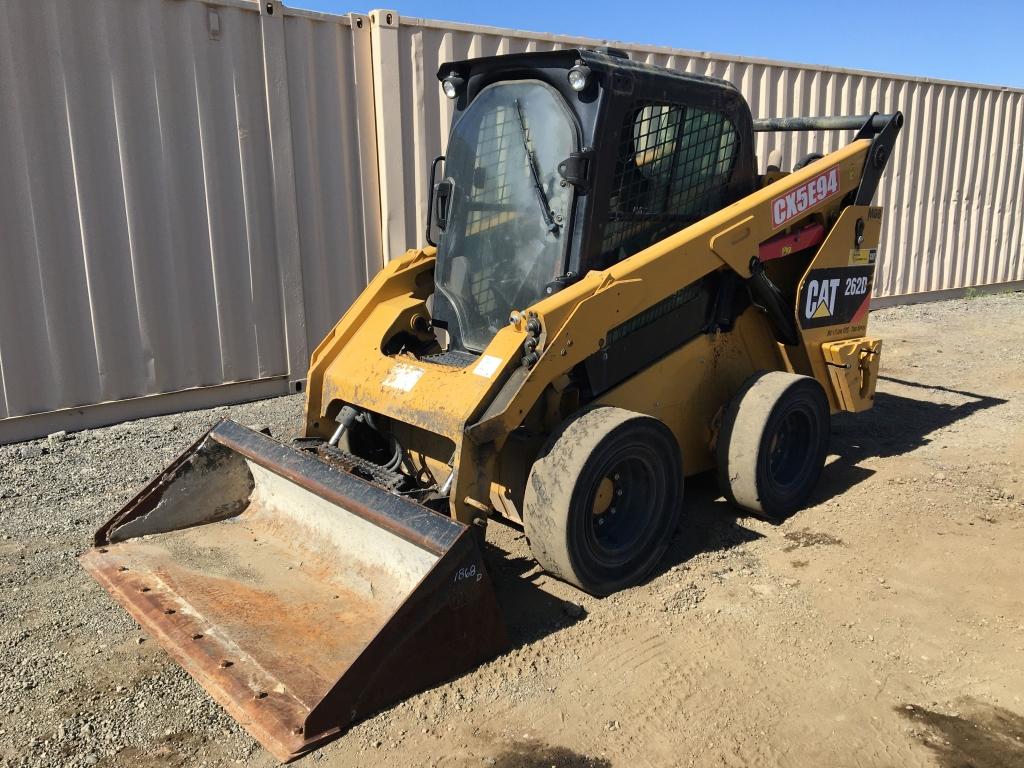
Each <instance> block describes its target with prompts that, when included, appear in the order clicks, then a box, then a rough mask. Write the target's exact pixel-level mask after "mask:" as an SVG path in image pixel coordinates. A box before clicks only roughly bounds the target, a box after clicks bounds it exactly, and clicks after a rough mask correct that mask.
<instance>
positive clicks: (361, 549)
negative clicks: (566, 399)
mask: <svg viewBox="0 0 1024 768" xmlns="http://www.w3.org/2000/svg"><path fill="white" fill-rule="evenodd" d="M95 545H96V546H95V547H94V548H93V549H90V550H89V551H87V552H86V553H85V554H83V555H82V557H81V561H82V564H83V566H84V567H85V568H86V569H87V570H88V571H89V572H90V573H91V574H92V575H93V577H95V578H96V580H97V581H99V582H100V584H102V585H103V587H104V588H105V589H106V590H107V591H108V592H110V594H111V595H112V596H113V597H114V598H115V599H116V600H117V601H118V602H119V603H121V604H122V605H123V606H124V607H125V608H126V609H127V610H128V611H129V613H131V615H132V616H133V617H135V619H136V620H137V621H138V622H139V624H141V625H142V627H143V628H144V629H145V630H146V631H147V632H148V633H149V634H151V635H152V636H153V637H154V638H155V639H156V640H157V641H158V642H159V643H160V644H161V645H162V646H163V647H164V648H165V649H166V650H167V651H168V652H169V653H170V654H171V655H172V656H173V657H174V658H175V659H176V660H177V661H178V663H179V664H181V665H182V666H183V667H184V668H185V669H186V670H187V671H188V672H189V674H191V675H192V676H193V677H194V678H195V679H196V680H197V681H198V682H199V683H200V684H201V685H202V686H203V687H204V688H205V689H206V690H207V691H208V692H209V693H210V695H212V696H213V698H214V699H216V700H217V701H218V702H219V703H220V704H221V705H222V706H223V707H224V708H225V709H226V710H227V711H228V712H229V713H230V714H231V715H232V716H233V717H234V718H235V719H237V720H238V722H239V723H240V724H241V725H242V726H243V727H244V728H245V729H246V730H247V731H249V733H250V734H252V736H253V737H255V738H256V739H257V740H258V741H259V742H260V743H261V744H263V746H264V747H266V748H267V749H268V750H269V751H270V752H271V753H272V754H273V755H274V756H275V757H277V758H278V759H279V760H281V761H283V762H287V761H290V760H293V759H295V758H297V757H299V756H300V755H302V754H304V753H305V752H308V751H309V750H311V749H314V748H315V747H317V746H319V745H320V744H322V743H324V742H325V741H328V740H330V739H332V738H336V737H337V736H339V735H341V734H342V733H343V732H344V731H345V730H346V729H347V728H348V727H349V726H350V725H351V724H353V723H355V722H356V721H358V720H360V719H362V718H364V717H367V716H368V715H371V714H373V713H374V712H376V711H379V710H380V709H382V708H384V707H387V706H389V705H391V704H394V703H396V702H398V701H401V700H402V699H404V698H406V697H407V696H410V695H412V694H414V693H417V692H419V691H422V690H424V689H426V688H429V687H430V686H432V685H436V684H438V683H441V682H443V681H445V680H448V679H451V678H452V677H455V676H457V675H459V674H460V673H462V672H465V671H467V670H469V669H472V668H473V667H475V666H476V665H478V664H480V663H481V662H483V661H485V660H486V659H488V658H491V657H494V656H496V655H498V654H499V653H501V652H502V651H503V650H504V649H505V647H506V645H507V640H506V635H505V627H504V623H503V621H502V619H501V615H500V613H499V610H498V605H497V601H496V599H495V596H494V592H493V588H492V585H491V582H490V579H489V577H488V575H487V572H486V570H485V569H484V563H483V557H482V555H481V550H480V545H479V544H478V540H477V536H476V534H475V533H474V531H472V530H470V527H469V526H466V525H463V524H462V523H459V522H456V521H455V520H452V519H450V518H448V517H445V516H443V515H440V514H437V513H436V512H433V511H431V510H429V509H426V508H425V507H423V506H421V505H419V504H416V503H414V502H412V501H410V500H408V499H406V498H403V497H400V496H397V495H395V494H393V493H389V492H387V491H385V490H384V489H382V488H378V487H377V486H375V485H372V484H370V483H368V482H366V481H364V480H361V479H359V478H357V477H354V476H352V475H350V474H348V473H347V472H344V471H343V470H340V469H337V468H334V467H332V466H330V465H328V464H327V463H325V462H323V461H321V460H320V459H318V458H316V457H315V456H312V455H310V454H309V453H307V452H304V451H299V450H296V449H294V448H291V447H289V446H286V445H283V444H282V443H279V442H277V441H276V440H273V439H271V438H269V437H267V436H265V435H263V434H260V433H258V432H254V431H252V430H249V429H246V428H244V427H242V426H239V425H238V424H236V423H234V422H232V421H222V422H220V423H219V424H217V426H215V427H214V428H213V429H211V430H210V431H209V432H207V433H206V434H205V435H204V436H203V437H202V438H200V440H199V441H197V442H196V443H195V444H194V445H193V446H192V447H191V448H190V449H189V450H187V451H186V452H185V453H184V454H182V455H181V456H180V457H179V458H178V459H177V460H176V461H175V462H174V463H173V464H172V465H171V466H170V467H168V469H167V470H165V471H164V473H163V474H161V475H160V476H159V477H158V478H156V479H155V480H154V481H153V482H151V483H150V484H149V485H148V486H147V487H146V488H145V489H144V490H143V491H142V492H141V493H140V494H139V495H138V496H136V497H135V498H134V499H133V500H132V501H131V502H130V503H129V504H128V505H127V506H126V507H125V508H124V509H123V510H121V511H120V512H119V513H118V514H117V515H115V516H114V517H113V518H112V519H111V520H110V521H109V522H107V523H106V524H105V525H104V526H103V527H102V528H101V529H100V531H99V532H98V533H97V534H96V540H95Z"/></svg>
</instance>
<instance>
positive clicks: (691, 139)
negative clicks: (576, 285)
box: [601, 103, 738, 264]
mask: <svg viewBox="0 0 1024 768" xmlns="http://www.w3.org/2000/svg"><path fill="white" fill-rule="evenodd" d="M737 149H738V147H737V134H736V129H735V128H734V127H733V125H732V123H731V122H730V121H729V119H728V118H727V117H726V116H725V115H724V114H722V113H721V112H715V111H713V110H705V109H699V108H697V107H687V106H683V105H680V104H658V103H642V104H638V105H637V106H636V107H635V108H634V109H632V110H630V111H629V112H628V113H627V115H626V124H625V126H623V131H622V139H621V144H620V146H619V159H618V162H617V163H616V171H615V179H614V182H613V188H612V197H611V201H610V205H609V210H608V220H607V221H606V222H605V226H604V236H603V238H602V245H601V253H602V257H601V261H602V263H604V264H611V263H614V262H617V261H620V260H621V259H623V258H625V257H627V256H630V255H632V254H634V253H636V252H637V251H639V250H642V249H643V248H646V247H647V246H648V245H650V244H651V243H654V242H656V241H657V240H659V239H661V238H663V237H666V236H667V235H669V234H671V233H672V232H676V231H678V230H680V229H682V228H683V227H686V226H687V225H689V224H691V223H693V222H694V221H697V220H699V219H701V218H703V217H704V216H707V215H708V214H710V213H713V212H714V211H716V210H718V209H719V208H721V207H723V205H725V204H727V203H728V202H730V201H727V200H725V192H726V188H727V186H728V184H729V179H730V176H731V175H732V169H733V163H734V161H735V158H736V153H737Z"/></svg>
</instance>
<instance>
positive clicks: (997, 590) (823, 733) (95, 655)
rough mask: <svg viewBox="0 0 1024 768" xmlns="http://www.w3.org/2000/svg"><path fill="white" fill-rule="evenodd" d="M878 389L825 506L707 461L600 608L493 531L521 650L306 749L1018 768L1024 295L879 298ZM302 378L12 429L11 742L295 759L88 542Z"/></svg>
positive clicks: (7, 475) (831, 477) (116, 751)
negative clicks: (638, 580) (142, 618)
mask: <svg viewBox="0 0 1024 768" xmlns="http://www.w3.org/2000/svg"><path fill="white" fill-rule="evenodd" d="M870 322H871V328H870V330H871V332H873V333H875V334H878V335H880V336H882V337H883V338H884V339H885V347H884V352H883V360H882V367H883V376H885V377H886V378H885V379H884V380H883V381H882V383H881V385H880V388H879V389H880V395H879V399H878V403H877V405H876V408H875V409H874V410H873V411H871V412H869V413H868V414H864V415H862V416H860V417H856V418H852V417H840V418H837V419H836V420H835V422H834V425H833V451H834V455H833V456H831V457H830V463H829V465H828V467H827V468H826V471H825V476H824V478H823V481H822V488H821V491H820V493H819V494H818V495H817V497H816V499H815V500H814V504H813V505H812V506H811V507H810V508H809V509H808V510H806V511H804V512H801V513H800V514H798V515H796V516H794V517H793V518H791V519H790V520H788V521H786V522H785V523H783V524H782V525H778V526H772V525H769V524H767V523H764V522H761V521H757V520H754V519H751V518H744V517H737V516H736V513H735V512H734V511H732V510H730V509H729V508H728V507H727V505H725V504H724V502H723V501H722V500H721V499H720V498H719V497H718V494H717V491H716V490H715V489H714V486H713V484H712V483H711V482H710V480H709V479H708V478H697V479H695V480H694V481H693V482H691V483H690V484H689V487H688V489H687V502H686V504H687V512H688V514H687V518H686V522H685V523H684V525H683V527H682V528H681V530H680V532H679V534H678V535H677V536H676V539H675V540H674V542H673V545H672V547H671V550H670V552H669V554H668V556H667V558H666V561H665V563H664V568H663V570H662V572H661V573H660V574H659V575H657V576H656V577H655V578H654V579H653V580H652V581H651V582H650V583H648V584H646V585H643V586H641V587H637V588H634V589H631V590H626V591H624V592H622V593H619V594H618V595H615V596H613V597H611V598H607V599H605V600H595V599H593V598H591V597H589V596H586V595H583V594H582V593H580V592H577V591H576V590H574V589H572V588H571V587H568V586H566V585H564V584H561V583H559V582H556V581H553V580H551V579H548V578H547V577H546V576H544V575H543V574H541V573H539V572H538V571H537V569H536V568H534V566H533V564H532V562H531V561H530V559H529V554H528V550H527V548H526V545H525V542H524V541H523V538H522V536H521V534H519V533H517V532H515V531H513V530H510V529H507V528H503V527H502V526H500V525H492V526H491V527H490V529H489V530H488V539H489V541H490V542H491V543H492V544H493V545H494V546H493V547H492V548H491V551H490V552H489V555H488V567H489V568H490V569H491V570H492V572H493V573H494V577H495V580H496V582H497V588H498V594H499V600H500V601H501V603H502V607H503V610H504V611H505V613H506V615H507V618H508V621H509V623H510V626H511V627H512V636H513V641H514V646H515V647H514V650H512V651H511V652H510V653H508V654H507V655H505V656H502V657H501V658H499V659H496V660H495V661H493V662H491V663H489V664H486V665H484V666H483V667H481V668H480V669H478V670H476V671H474V672H472V673H470V674H467V675H465V676H463V677H462V678H459V679H458V680H455V681H453V682H452V683H449V684H447V685H443V686H440V687H438V688H436V689H434V690H431V691H427V692H425V693H423V694H420V695H419V696H416V697H413V698H412V699H410V700H409V701H407V702H405V703H403V704H401V705H399V706H398V707H395V708H393V709H392V710H389V711H388V712H384V713H382V714H380V715H378V716H377V717H374V718H372V719H371V720H369V721H366V722H365V723H362V724H360V725H359V726H357V727H355V728H354V729H353V730H352V731H351V732H350V733H349V734H348V735H347V736H346V737H344V738H343V739H341V740H339V741H338V742H335V743H334V744H332V745H330V746H328V747H327V748H326V749H323V750H321V751H320V752H318V753H316V754H315V755H313V756H312V757H310V758H307V760H308V761H310V762H315V763H317V764H326V765H339V766H340V765H380V764H384V763H387V764H388V765H390V766H394V767H401V766H410V767H411V766H419V765H445V766H478V765H498V766H504V767H505V768H512V767H513V766H544V767H545V768H546V767H547V766H552V765H557V766H559V767H560V768H567V767H570V766H573V767H576V766H578V767H582V766H612V765H615V766H634V765H651V766H660V765H677V764H679V765H749V764H752V763H761V764H777V765H794V766H797V765H802V766H806V765H824V764H828V765H861V764H879V763H884V764H889V765H901V766H911V765H921V766H928V765H939V766H948V767H951V766H955V765H957V766H958V765H967V764H970V765H972V766H975V768H999V767H1000V766H1011V765H1017V766H1020V765H1024V742H1022V740H1024V718H1022V717H1021V713H1024V700H1022V697H1024V619H1022V616H1024V601H1022V598H1021V594H1020V588H1019V585H1020V584H1021V583H1022V580H1024V558H1022V557H1021V554H1020V553H1021V552H1022V551H1024V504H1022V499H1024V405H1022V404H1024V351H1022V347H1021V346H1020V345H1019V343H1018V342H1019V339H1020V338H1021V337H1022V335H1024V295H1021V294H1009V295H1001V296H993V297H985V298H979V299H973V300H962V301H950V302H943V303H941V304H927V305H917V306H911V307H902V308H893V309H887V310H882V311H878V312H875V313H873V314H872V316H871V321H870ZM301 411H302V400H301V398H300V397H297V396H292V397H285V398H279V399H275V400H268V401H263V402H259V403H252V404H246V405H239V406H233V407H229V408H215V409H212V410H206V411H195V412H189V413H181V414H176V415H174V416H165V417H158V418H151V419H144V420H140V421H137V422H132V423H126V424H121V425H118V426H114V427H110V428H105V429H97V430H88V431H83V432H79V433H75V434H69V435H63V436H59V435H58V436H54V437H52V438H51V439H46V440H39V441H34V442H30V443H24V444H20V445H10V446H2V447H0V521H2V526H0V532H2V540H0V615H2V616H3V621H2V625H0V761H2V763H3V765H5V766H52V765H67V766H86V765H101V766H132V767H133V768H139V767H142V768H145V767H146V766H185V765H189V766H192V765H209V766H222V765H234V764H245V765H257V766H271V765H274V764H275V763H274V761H273V760H272V758H270V757H269V755H267V754H266V753H265V752H263V751H262V750H261V749H260V748H259V746H258V745H257V744H255V742H253V741H252V739H250V738H249V737H248V736H247V735H246V734H245V733H244V732H243V731H242V730H241V728H239V726H237V725H236V724H235V723H234V721H233V720H232V719H231V718H229V717H228V716H227V715H225V714H224V713H223V711H222V710H221V709H220V708H219V707H218V706H217V705H216V704H214V703H213V702H212V701H211V700H210V699H209V698H208V697H207V696H206V695H205V694H204V692H203V691H202V690H201V689H200V688H199V686H198V685H197V684H195V683H194V682H193V681H192V680H191V679H190V678H189V677H188V676H187V675H186V674H185V673H184V672H183V671H182V670H180V669H179V668H178V667H177V666H176V665H175V664H173V663H172V662H171V661H170V660H169V658H168V657H167V656H166V655H165V654H164V653H163V652H162V651H161V650H160V649H159V648H158V647H156V645H155V643H154V642H152V641H151V640H149V639H148V638H147V637H146V636H145V635H144V634H142V633H141V631H140V630H139V629H138V627H137V626H136V625H135V623H134V622H133V621H132V620H131V618H130V617H129V616H128V615H127V614H126V613H125V612H124V611H123V610H121V609H120V608H119V607H118V606H116V605H115V604H114V603H113V601H112V600H111V599H110V598H109V597H108V596H107V595H106V593H105V592H104V591H103V590H102V589H101V588H100V587H99V586H98V585H96V584H95V583H93V582H92V580H91V579H89V578H88V577H87V576H86V575H85V573H84V572H83V571H82V569H81V568H80V567H79V566H78V563H77V561H76V556H77V555H78V554H79V553H80V552H81V551H83V550H84V549H85V548H86V547H87V546H88V545H89V542H90V537H91V534H92V533H93V532H94V531H95V529H96V528H97V527H98V526H99V525H100V524H101V523H102V522H103V521H104V520H105V519H107V518H108V517H109V516H110V515H111V514H113V512H115V511H116V510H117V509H118V508H120V507H121V506H122V505H123V504H124V503H125V502H126V501H127V500H128V499H129V498H130V497H131V496H132V495H133V494H134V493H135V492H136V491H137V490H138V488H139V487H140V486H142V485H143V484H144V483H145V482H147V481H148V480H149V479H151V478H152V476H153V475H154V474H156V473H157V472H159V471H160V470H161V469H162V468H163V467H164V466H166V464H167V463H168V462H169V461H170V460H171V459H172V458H173V457H174V456H176V455H177V454H178V453H180V452H181V450H182V449H183V448H184V447H185V446H187V445H188V444H190V443H191V442H192V441H193V440H195V439H196V438H197V437H198V436H199V435H200V434H201V433H202V432H203V431H204V430H205V429H207V428H208V427H209V426H210V425H211V424H212V423H213V422H214V421H215V420H216V419H218V418H220V417H223V416H230V417H231V418H233V419H235V420H236V421H239V422H240V423H242V424H246V425H250V426H264V425H265V426H269V427H270V428H271V429H272V431H273V434H274V435H275V437H278V438H281V439H289V438H291V437H292V436H294V434H295V430H296V429H297V427H298V425H299V423H300V416H301Z"/></svg>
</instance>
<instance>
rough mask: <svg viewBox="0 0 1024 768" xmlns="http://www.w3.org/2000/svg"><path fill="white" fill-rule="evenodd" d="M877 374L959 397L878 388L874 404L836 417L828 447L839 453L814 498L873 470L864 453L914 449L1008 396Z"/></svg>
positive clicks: (843, 488) (834, 493)
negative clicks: (924, 396) (925, 396)
mask: <svg viewBox="0 0 1024 768" xmlns="http://www.w3.org/2000/svg"><path fill="white" fill-rule="evenodd" d="M879 379H880V380H881V381H884V382H888V383H889V384H894V385H896V386H897V387H906V388H911V389H921V390H927V391H930V392H941V393H943V394H945V395H952V396H953V398H954V399H956V400H959V401H960V402H956V403H946V402H941V403H936V402H931V401H929V400H920V399H916V398H914V397H907V396H904V395H899V394H895V393H892V392H878V393H876V394H875V405H874V407H873V408H872V409H871V410H869V411H865V412H864V413H858V414H849V413H842V414H839V415H837V416H836V417H834V418H833V419H832V441H831V445H830V449H829V450H830V453H832V454H834V455H835V456H837V457H838V458H837V459H836V460H834V461H832V462H831V463H829V464H828V465H827V466H826V467H825V469H824V471H823V472H822V475H821V480H820V481H819V483H818V487H817V489H816V491H815V493H814V495H813V496H812V497H811V501H810V503H811V504H820V503H821V502H823V501H827V500H828V499H831V498H833V497H835V496H838V495H840V494H842V493H844V492H845V491H847V490H849V489H850V488H852V487H853V486H854V485H856V484H857V483H859V482H861V481H862V480H864V479H866V478H868V477H870V476H871V475H872V474H874V471H873V470H871V469H868V468H866V467H862V466H860V463H861V462H863V461H865V460H866V459H871V458H887V457H890V456H901V455H903V454H906V453H910V452H911V451H914V450H916V449H917V448H920V447H922V446H925V445H927V444H928V443H930V442H931V438H930V435H932V434H933V433H934V432H936V431H938V430H940V429H943V428H945V427H948V426H951V425H952V424H955V423H956V422H958V421H962V420H963V419H966V418H968V417H970V416H972V415H973V414H975V413H977V412H979V411H983V410H985V409H987V408H992V407H994V406H997V405H1002V404H1003V403H1005V402H1006V400H1004V399H1002V398H998V397H992V396H990V395H981V394H978V393H976V392H966V391H962V390H958V389H951V388H949V387H942V386H938V385H932V384H922V383H920V382H914V381H906V380H903V379H896V378H892V377H888V376H879ZM798 514H799V513H798Z"/></svg>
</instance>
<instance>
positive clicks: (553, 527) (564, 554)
mask: <svg viewBox="0 0 1024 768" xmlns="http://www.w3.org/2000/svg"><path fill="white" fill-rule="evenodd" d="M682 492H683V480H682V460H681V458H680V452H679V445H678V444H677V443H676V439H675V436H674V435H673V434H672V432H671V430H669V428H668V427H666V426H665V425H664V424H663V423H662V422H660V421H658V420H657V419H654V418H651V417H650V416H644V415H642V414H639V413H634V412H632V411H626V410H623V409H621V408H610V407H602V408H594V409H592V410H588V411H583V412H581V413H579V414H577V415H576V416H573V417H572V418H570V419H569V420H568V421H567V422H566V423H565V424H564V425H563V426H562V428H561V429H560V431H559V432H557V433H555V434H554V435H552V437H551V439H550V440H549V442H548V444H547V446H546V447H545V449H544V450H543V451H542V452H541V456H540V458H538V459H537V461H536V462H535V463H534V465H533V468H532V469H531V471H530V477H529V480H528V481H527V484H526V493H525V496H524V499H523V521H524V524H525V528H526V535H527V537H528V539H529V541H530V549H531V551H532V552H533V555H534V557H535V558H536V559H537V562H538V563H540V565H541V566H543V567H544V569H545V570H547V571H548V572H549V573H551V574H553V575H555V576H557V577H558V578H560V579H563V580H564V581H568V582H569V583H571V584H575V585H576V586H578V587H580V588H581V589H584V590H586V591H587V592H590V593H592V594H596V595H605V594H608V593H610V592H614V591H615V590H617V589H621V588H623V587H625V586H628V585H630V584H634V583H636V582H638V581H640V580H642V579H643V578H644V577H646V576H648V575H649V574H650V573H651V571H652V570H653V569H654V567H655V566H656V565H657V564H658V561H659V560H660V559H661V556H662V555H663V554H664V553H665V549H666V548H667V547H668V543H669V539H670V537H671V536H672V533H673V532H674V531H675V529H676V526H677V525H678V523H679V515H680V510H681V504H682Z"/></svg>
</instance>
